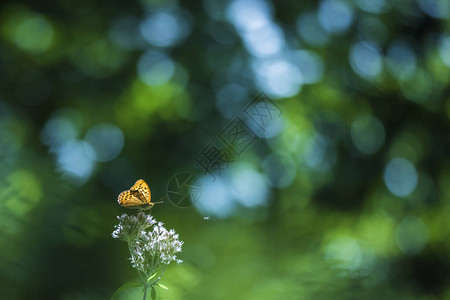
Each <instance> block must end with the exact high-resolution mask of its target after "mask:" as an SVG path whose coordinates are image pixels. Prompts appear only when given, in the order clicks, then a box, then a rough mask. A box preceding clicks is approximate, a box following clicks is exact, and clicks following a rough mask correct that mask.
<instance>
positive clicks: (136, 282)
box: [111, 281, 143, 300]
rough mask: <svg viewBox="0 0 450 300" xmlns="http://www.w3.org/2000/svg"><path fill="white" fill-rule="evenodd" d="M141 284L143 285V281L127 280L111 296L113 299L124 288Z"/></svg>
mask: <svg viewBox="0 0 450 300" xmlns="http://www.w3.org/2000/svg"><path fill="white" fill-rule="evenodd" d="M141 285H143V284H142V282H139V281H132V282H127V283H125V284H124V285H122V286H121V287H120V288H118V289H117V290H116V291H115V292H114V294H113V295H112V296H111V300H113V299H115V298H116V297H117V296H118V295H119V294H120V293H122V292H123V291H124V290H127V289H132V288H136V287H138V286H141Z"/></svg>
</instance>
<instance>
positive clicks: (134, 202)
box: [118, 179, 153, 209]
mask: <svg viewBox="0 0 450 300" xmlns="http://www.w3.org/2000/svg"><path fill="white" fill-rule="evenodd" d="M150 200H151V193H150V188H149V187H148V185H147V183H146V182H145V181H144V180H142V179H139V180H138V181H136V183H135V184H134V185H133V186H132V187H131V189H129V190H128V191H124V192H122V193H120V195H119V198H118V202H119V204H120V205H122V206H124V207H127V208H135V209H148V208H151V207H153V203H151V202H150Z"/></svg>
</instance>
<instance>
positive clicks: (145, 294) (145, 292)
mask: <svg viewBox="0 0 450 300" xmlns="http://www.w3.org/2000/svg"><path fill="white" fill-rule="evenodd" d="M147 289H148V284H145V290H144V298H143V299H142V300H145V299H146V298H147Z"/></svg>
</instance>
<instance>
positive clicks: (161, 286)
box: [156, 283, 169, 290]
mask: <svg viewBox="0 0 450 300" xmlns="http://www.w3.org/2000/svg"><path fill="white" fill-rule="evenodd" d="M156 285H157V286H159V287H160V288H163V289H165V290H168V289H169V288H168V287H167V286H165V285H164V284H161V283H157V284H156Z"/></svg>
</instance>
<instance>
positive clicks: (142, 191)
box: [130, 179, 152, 204]
mask: <svg viewBox="0 0 450 300" xmlns="http://www.w3.org/2000/svg"><path fill="white" fill-rule="evenodd" d="M130 191H131V192H132V193H133V192H134V191H136V192H137V193H136V192H135V193H136V194H137V195H138V196H137V197H138V198H140V199H141V200H142V202H143V203H145V204H149V203H151V202H150V200H151V199H152V194H151V193H150V188H149V186H148V184H147V183H146V182H145V181H144V180H142V179H139V180H138V181H136V183H135V184H134V185H133V186H132V187H131V189H130Z"/></svg>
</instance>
